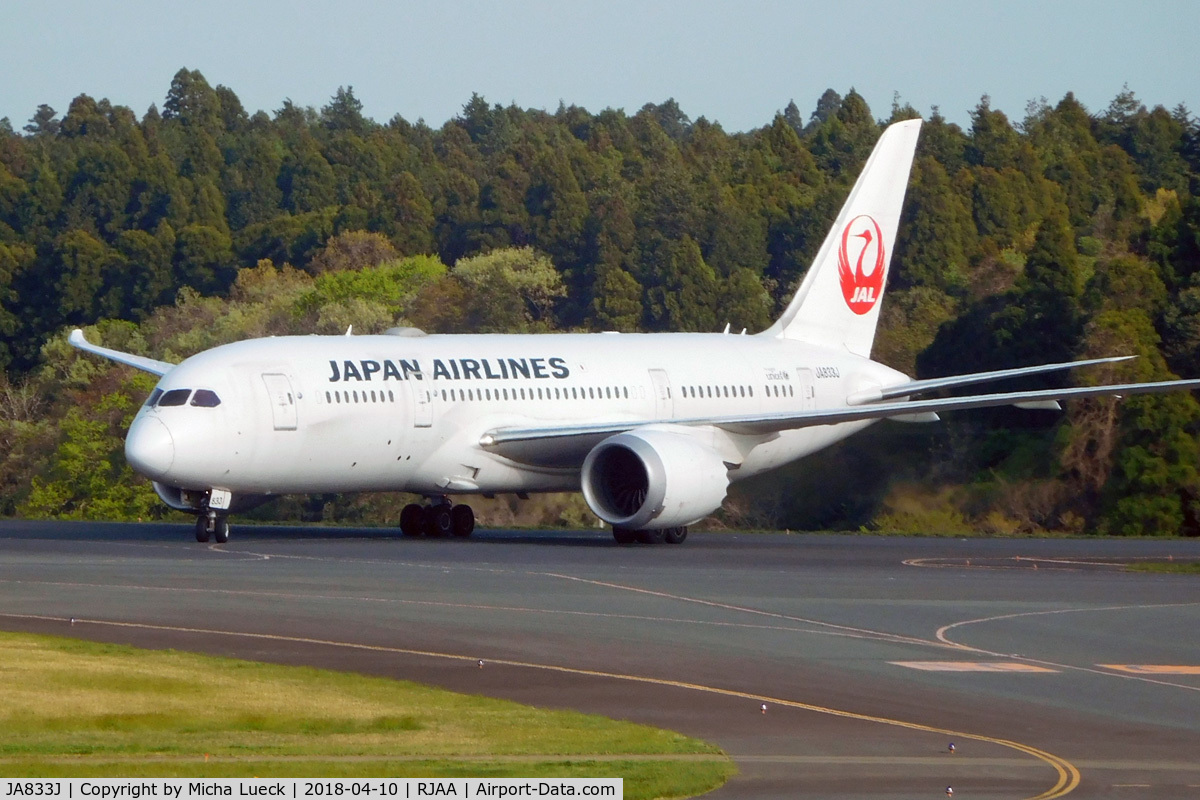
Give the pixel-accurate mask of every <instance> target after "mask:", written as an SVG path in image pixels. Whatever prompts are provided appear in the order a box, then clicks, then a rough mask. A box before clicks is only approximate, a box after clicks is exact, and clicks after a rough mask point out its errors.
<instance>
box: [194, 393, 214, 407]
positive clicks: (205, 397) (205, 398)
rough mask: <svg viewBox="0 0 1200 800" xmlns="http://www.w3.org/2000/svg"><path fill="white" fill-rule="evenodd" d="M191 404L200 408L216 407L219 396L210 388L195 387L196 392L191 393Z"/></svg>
mask: <svg viewBox="0 0 1200 800" xmlns="http://www.w3.org/2000/svg"><path fill="white" fill-rule="evenodd" d="M192 405H194V406H200V407H201V408H216V407H217V406H219V405H221V398H219V397H217V393H216V392H214V391H213V390H211V389H197V390H196V394H194V395H192Z"/></svg>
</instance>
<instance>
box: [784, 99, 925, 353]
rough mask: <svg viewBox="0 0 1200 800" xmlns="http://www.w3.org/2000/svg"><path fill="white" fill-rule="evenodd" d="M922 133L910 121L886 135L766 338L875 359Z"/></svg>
mask: <svg viewBox="0 0 1200 800" xmlns="http://www.w3.org/2000/svg"><path fill="white" fill-rule="evenodd" d="M920 129H921V120H919V119H911V120H905V121H904V122H897V123H895V124H894V125H891V126H889V127H888V129H887V130H885V131H884V132H883V135H882V136H881V137H879V142H878V143H877V144H876V145H875V149H874V150H873V151H872V152H871V157H870V158H868V159H867V164H866V166H865V167H863V171H862V173H861V174H860V175H859V176H858V181H857V182H855V184H854V188H853V189H851V190H850V196H849V197H848V198H846V203H845V205H843V206H842V210H841V212H840V213H839V214H838V216H837V220H836V221H835V222H834V223H833V228H832V229H831V230H830V231H829V235H828V236H826V237H825V243H824V244H822V245H821V249H820V251H819V252H818V253H817V257H816V259H814V260H813V263H812V266H811V267H809V270H808V274H806V275H805V276H804V281H803V282H802V283H801V284H800V288H799V290H797V292H796V296H795V297H793V298H792V302H791V303H789V304H788V307H787V310H786V311H784V312H783V316H781V317H780V318H779V320H778V321H776V323H775V324H774V325H772V326H771V327H770V328H768V329H767V330H765V331H763V333H762V334H761V335H763V336H777V337H782V338H786V339H803V340H804V341H808V342H813V343H814V344H822V345H827V346H829V347H838V346H843V347H845V348H846V349H847V350H849V351H850V352H852V353H855V354H857V355H860V356H864V357H869V356H870V355H871V343H872V342H873V341H874V339H875V326H876V325H877V324H878V323H879V306H880V302H881V301H882V300H883V290H884V286H885V285H886V283H887V275H888V267H889V265H890V263H891V259H892V247H893V245H894V244H895V242H896V228H897V226H898V225H899V223H900V207H901V206H902V205H903V203H904V192H905V190H906V189H907V188H908V173H909V170H910V168H911V167H912V160H913V152H914V151H915V150H916V147H917V134H918V132H919V131H920Z"/></svg>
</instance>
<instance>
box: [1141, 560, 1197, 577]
mask: <svg viewBox="0 0 1200 800" xmlns="http://www.w3.org/2000/svg"><path fill="white" fill-rule="evenodd" d="M1125 568H1126V569H1129V570H1133V571H1134V572H1170V573H1180V574H1184V575H1200V561H1146V562H1143V563H1140V564H1129V565H1127V566H1126V567H1125Z"/></svg>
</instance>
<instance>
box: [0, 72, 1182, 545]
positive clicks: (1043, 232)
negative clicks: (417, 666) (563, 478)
mask: <svg viewBox="0 0 1200 800" xmlns="http://www.w3.org/2000/svg"><path fill="white" fill-rule="evenodd" d="M915 116H919V115H918V113H917V112H916V111H915V110H914V109H913V108H911V107H909V106H907V105H902V104H901V103H900V102H899V101H896V102H894V103H893V106H892V108H891V110H890V113H889V114H888V116H887V118H886V119H878V118H876V117H875V116H874V115H873V114H872V112H871V110H870V109H869V108H868V107H867V104H866V102H865V101H864V100H863V98H862V97H861V96H860V95H858V94H857V93H856V92H855V91H854V90H853V89H850V90H849V92H848V93H847V94H846V95H845V96H844V97H843V96H841V95H839V94H838V93H837V92H835V91H834V90H832V89H831V90H828V91H827V92H825V94H824V95H822V97H821V98H820V99H819V101H818V102H817V105H816V108H815V110H813V112H812V113H811V114H809V115H808V116H807V118H806V117H805V116H804V115H803V114H802V113H801V112H800V110H799V109H798V108H797V106H796V104H795V103H794V102H793V103H789V104H788V105H787V107H786V108H785V109H784V110H783V111H782V112H781V113H779V114H777V115H776V116H775V118H774V119H773V120H771V121H770V122H769V123H768V124H766V125H765V126H764V127H762V128H759V129H756V130H752V131H749V132H745V133H734V134H731V133H727V132H725V131H724V130H723V129H722V128H721V126H720V125H718V124H715V123H712V122H709V121H708V120H706V119H705V118H704V117H700V118H699V119H696V120H694V121H693V120H692V119H690V118H689V117H688V116H687V115H686V114H685V113H684V112H683V110H682V109H680V108H679V106H678V105H677V104H676V103H675V102H674V101H673V100H667V101H666V102H663V103H661V104H648V105H646V106H644V107H643V108H642V109H640V110H639V111H638V112H637V113H635V114H632V115H630V114H627V113H626V112H624V111H621V110H612V109H605V110H603V111H600V112H599V113H592V112H589V111H587V110H586V109H583V108H579V107H577V106H567V105H565V104H563V105H560V106H559V108H558V109H557V110H556V111H555V112H554V113H548V112H545V111H539V110H526V109H520V108H517V107H515V106H508V107H503V106H500V105H492V104H489V103H488V102H487V101H486V100H485V99H484V98H482V97H479V96H477V95H476V96H473V97H471V98H470V99H469V101H468V102H467V103H466V104H465V105H464V106H463V109H462V113H461V114H460V115H458V116H457V117H455V118H454V119H452V120H450V121H448V122H447V123H445V124H444V125H443V126H442V127H440V128H438V129H433V128H431V127H429V126H428V125H426V124H425V123H424V122H423V121H417V122H415V123H414V122H409V121H407V120H405V119H404V118H403V117H401V116H399V115H397V116H396V117H394V118H392V119H391V120H389V121H388V122H387V123H385V124H380V123H378V122H376V121H374V120H371V119H368V118H367V117H365V116H364V115H363V113H362V106H361V103H360V102H359V101H358V99H357V98H356V97H355V96H354V93H353V90H352V89H351V88H344V89H339V90H338V92H337V94H336V95H335V96H334V97H333V98H331V99H330V101H329V103H328V105H326V106H324V107H323V108H321V109H319V110H317V109H313V108H300V107H297V106H296V105H294V104H293V103H291V102H290V101H284V102H283V104H282V107H281V108H279V109H278V110H277V111H275V112H274V113H273V114H268V113H266V112H263V111H258V112H256V113H253V114H251V113H249V112H248V111H247V110H246V109H245V108H244V107H243V106H242V104H241V103H240V102H239V100H238V98H237V95H236V94H235V93H234V92H233V90H231V89H229V88H227V87H224V86H217V87H215V88H214V87H212V86H210V85H209V84H208V82H207V81H206V80H205V79H204V77H203V76H202V75H201V74H200V73H199V72H196V71H189V70H180V71H179V72H178V73H177V74H176V75H175V77H174V79H173V80H172V82H171V85H170V88H169V91H168V93H167V96H166V100H165V102H164V103H163V106H162V110H161V111H160V110H159V109H158V108H156V107H154V106H151V108H150V109H149V110H148V111H147V112H146V113H145V114H144V115H143V116H142V117H141V118H140V119H139V118H138V116H137V115H136V114H135V113H134V112H133V111H132V110H130V109H128V108H124V107H121V106H114V105H112V104H110V103H109V102H108V101H107V100H95V99H93V98H91V97H89V96H87V95H80V96H79V97H77V98H76V99H75V100H74V101H73V102H72V103H71V106H70V108H69V109H68V110H67V112H66V113H65V114H64V115H62V116H61V117H60V115H59V114H58V113H57V112H56V111H55V110H54V109H52V108H50V107H49V106H44V105H43V106H41V107H39V108H38V109H37V111H36V113H35V114H34V116H33V118H32V119H30V120H29V122H28V124H26V125H24V126H23V128H22V129H21V130H16V129H14V126H13V123H12V122H11V121H10V120H8V119H2V120H0V365H2V366H3V368H4V375H3V378H0V514H8V515H12V514H19V515H24V516H75V517H92V518H114V519H120V518H147V517H154V516H161V515H163V514H165V513H166V512H165V511H164V510H163V509H162V508H161V506H160V505H159V504H158V503H157V502H156V500H155V498H154V496H153V493H152V492H151V491H150V490H149V487H148V485H147V484H146V483H145V482H144V481H142V480H140V479H138V478H137V477H136V476H134V475H133V474H132V473H131V472H130V471H129V469H128V467H126V466H125V465H124V461H123V458H122V456H121V436H122V433H123V428H124V426H127V424H128V421H129V419H130V418H131V416H132V414H133V413H134V412H135V411H136V408H137V406H138V404H139V403H140V402H141V400H142V398H143V397H144V395H145V393H146V392H148V390H149V387H150V385H151V382H150V381H148V380H147V379H146V376H143V375H137V374H134V373H132V372H131V371H130V370H128V369H127V368H122V367H116V366H112V365H106V364H101V363H96V361H95V360H94V359H89V358H87V357H80V356H79V355H78V354H76V353H75V352H74V351H73V350H71V348H69V347H68V346H67V345H66V342H65V331H66V330H67V329H69V328H70V327H74V326H87V325H95V326H96V327H95V328H94V329H93V333H92V338H93V339H94V340H95V339H100V340H102V341H103V342H104V343H105V344H107V345H110V346H116V347H121V348H125V349H133V350H137V351H138V352H143V353H146V354H147V355H151V356H154V357H156V358H165V359H168V360H175V359H179V358H183V357H186V356H187V355H190V354H192V353H194V352H197V351H198V350H200V349H203V348H205V347H209V346H213V345H215V344H219V343H222V342H225V341H231V340H234V339H239V338H245V337H248V336H259V335H269V334H280V333H308V332H340V331H344V330H345V328H346V326H347V325H350V324H353V325H354V329H355V331H356V332H362V333H367V332H373V331H380V330H384V329H386V328H388V327H392V326H394V325H397V324H405V325H416V326H418V327H422V328H425V329H427V330H430V331H441V332H457V331H481V332H487V331H547V332H550V331H564V330H622V331H634V330H641V331H666V330H699V331H704V330H713V331H715V330H720V329H721V328H722V327H723V326H724V325H725V323H727V322H728V323H731V324H732V326H733V327H734V329H739V328H742V327H745V328H748V329H749V330H750V331H751V332H754V331H756V330H760V329H762V328H764V327H766V326H767V325H768V324H769V322H770V320H771V319H772V318H773V316H774V314H775V313H777V311H778V310H779V309H780V308H781V307H782V305H783V304H785V303H786V302H787V300H788V299H789V297H790V294H791V292H792V291H793V289H794V288H795V286H796V285H797V283H798V282H799V280H800V279H801V278H802V277H803V274H804V271H805V269H806V267H807V265H808V263H809V261H810V260H811V258H812V257H813V255H814V254H815V252H816V249H817V248H818V247H819V246H820V243H821V240H822V239H823V237H824V235H825V232H826V230H827V229H828V226H829V224H830V222H831V220H832V218H833V216H834V215H835V214H836V212H837V209H838V208H839V207H840V205H841V202H842V200H843V199H844V197H845V195H846V193H847V191H848V189H849V186H850V184H851V183H852V182H853V180H854V178H855V177H856V176H857V174H858V171H859V169H860V168H861V166H862V164H863V163H864V162H865V159H866V157H867V155H868V154H869V153H870V150H871V148H872V146H873V145H874V143H875V141H876V139H877V138H878V137H879V135H880V133H881V131H882V129H883V127H884V126H886V125H887V124H888V123H889V122H892V121H895V120H898V119H905V118H910V117H915ZM970 120H971V122H970V126H969V129H966V130H964V129H962V128H960V127H959V126H958V125H955V124H952V123H950V122H948V121H947V120H946V119H945V118H943V117H942V116H941V115H940V114H939V113H938V111H937V109H936V108H935V109H933V112H932V113H931V114H930V115H927V118H926V123H925V125H924V127H923V129H922V134H921V140H920V144H919V147H918V151H917V158H916V161H915V163H914V168H913V176H912V181H911V184H910V188H909V192H908V198H907V201H906V204H905V211H904V218H903V220H902V227H901V230H900V234H899V239H898V241H897V244H896V252H895V255H894V258H893V271H892V277H891V281H890V287H889V292H888V295H887V297H886V299H885V302H884V307H883V317H882V323H881V329H880V334H879V337H878V339H877V341H876V346H875V351H874V357H875V358H877V359H878V360H881V361H883V362H885V363H887V364H889V365H891V366H893V367H895V368H897V369H900V370H903V371H905V372H907V373H909V374H913V375H919V376H921V377H930V376H936V375H941V374H950V373H953V372H961V371H968V370H969V371H974V370H983V369H991V368H997V369H998V368H1003V367H1010V366H1019V365H1024V364H1030V363H1039V362H1044V361H1056V360H1069V359H1073V358H1085V357H1091V356H1098V355H1113V354H1136V355H1138V356H1140V357H1139V358H1138V359H1136V360H1133V361H1128V362H1123V363H1120V364H1115V365H1110V366H1107V367H1105V368H1103V369H1096V370H1091V371H1087V372H1081V373H1080V374H1078V375H1076V376H1074V378H1075V380H1077V381H1102V380H1103V381H1107V380H1156V379H1163V378H1167V377H1171V376H1173V375H1183V376H1188V377H1196V376H1200V183H1198V182H1197V176H1198V175H1200V123H1198V122H1197V120H1196V119H1195V118H1194V117H1193V116H1192V115H1191V114H1190V112H1189V111H1188V109H1186V108H1185V107H1183V106H1182V105H1181V106H1178V107H1176V108H1175V109H1173V110H1167V109H1164V108H1162V107H1155V108H1153V109H1147V108H1146V107H1145V106H1144V105H1142V104H1141V103H1140V102H1139V101H1138V100H1137V98H1136V97H1135V96H1134V95H1133V93H1131V92H1129V91H1124V92H1122V93H1121V94H1119V95H1118V96H1117V97H1116V98H1115V99H1114V100H1113V101H1112V103H1111V104H1110V105H1109V106H1108V108H1106V109H1103V110H1099V111H1096V110H1089V109H1086V108H1084V107H1083V106H1082V105H1081V104H1080V103H1079V102H1078V101H1077V100H1076V99H1075V98H1074V97H1073V96H1072V95H1070V94H1068V95H1067V96H1066V97H1064V98H1062V99H1061V100H1060V101H1058V103H1057V104H1055V105H1051V104H1050V103H1049V102H1047V101H1046V100H1045V99H1043V100H1041V101H1036V102H1031V103H1030V104H1029V105H1028V107H1027V108H1026V109H1025V115H1024V117H1023V118H1022V119H1021V120H1019V121H1013V120H1010V119H1009V117H1008V116H1006V115H1005V114H1004V113H1003V112H1001V111H1000V110H997V109H993V108H992V107H991V106H990V103H989V100H988V98H987V97H986V96H985V97H983V98H982V99H981V101H980V103H979V105H978V106H977V107H976V108H975V109H974V110H973V111H972V112H971V114H970ZM1198 469H1200V405H1197V402H1196V399H1195V397H1194V396H1191V395H1168V396H1154V397H1149V396H1145V397H1136V398H1129V399H1127V400H1112V399H1108V400H1094V401H1085V402H1074V403H1071V404H1070V406H1069V407H1068V408H1067V409H1066V411H1065V412H1064V413H1062V414H1056V413H1049V412H1045V411H1020V410H1016V409H1008V410H1002V411H993V412H977V413H968V414H958V415H953V419H947V420H945V421H943V422H942V423H941V424H939V425H928V426H912V425H902V424H897V423H883V424H881V425H878V426H875V427H874V428H873V429H872V430H871V431H870V432H868V433H867V434H865V435H863V436H860V437H858V438H856V439H853V440H851V442H849V443H846V444H844V445H841V446H839V447H837V448H834V449H833V450H831V451H828V452H827V453H824V454H821V455H818V456H817V457H815V458H813V459H808V460H805V461H802V462H800V463H799V464H797V465H796V466H794V467H793V468H791V469H789V470H785V471H782V472H780V473H778V474H776V475H774V476H770V477H768V478H764V479H761V480H758V481H755V482H753V483H751V484H749V485H746V486H739V487H737V488H736V490H735V491H734V492H733V494H732V496H731V498H730V500H729V502H728V503H727V508H726V509H725V510H724V511H723V512H722V514H721V515H720V516H719V517H718V518H717V519H716V520H715V521H714V522H713V524H716V525H722V524H724V525H730V526H739V527H745V526H750V527H789V528H800V529H812V528H824V527H834V528H857V527H860V526H867V527H873V528H877V529H882V530H896V531H928V532H945V533H955V532H959V531H966V530H972V529H976V530H978V529H982V530H986V531H992V532H997V533H1013V532H1030V531H1043V530H1057V531H1069V532H1106V533H1118V534H1178V533H1182V534H1186V535H1200V472H1198ZM400 502H403V498H401V499H400V500H396V499H388V498H378V497H342V498H335V497H316V498H299V499H293V500H287V501H282V502H280V503H277V504H275V505H274V506H272V507H268V509H267V511H266V512H264V513H268V514H274V515H276V516H282V517H296V516H303V517H306V518H318V517H323V518H325V519H336V520H351V521H358V522H375V523H384V522H389V521H390V522H394V512H395V509H396V508H397V507H398V505H397V504H398V503H400ZM480 511H481V516H482V517H483V521H484V522H485V523H486V522H491V523H493V524H511V523H514V522H515V523H525V524H561V523H566V524H574V525H579V524H589V516H588V514H587V513H586V508H585V507H584V506H582V504H581V502H580V501H579V500H578V498H561V497H556V498H549V499H542V500H534V501H529V502H528V503H527V504H525V505H524V506H523V507H518V506H517V505H515V503H510V502H506V501H504V500H499V501H496V502H495V503H493V504H491V505H490V506H486V507H480Z"/></svg>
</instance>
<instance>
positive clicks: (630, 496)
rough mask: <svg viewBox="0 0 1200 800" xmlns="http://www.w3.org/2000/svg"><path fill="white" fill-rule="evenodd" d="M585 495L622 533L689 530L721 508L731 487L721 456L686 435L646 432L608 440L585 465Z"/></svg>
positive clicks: (595, 449) (599, 514) (644, 430)
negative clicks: (691, 526) (626, 529)
mask: <svg viewBox="0 0 1200 800" xmlns="http://www.w3.org/2000/svg"><path fill="white" fill-rule="evenodd" d="M581 481H582V484H583V496H584V499H586V500H587V504H588V506H589V507H590V508H591V509H592V513H594V514H595V515H596V516H597V517H599V518H600V519H602V520H604V521H605V522H607V523H609V524H610V525H614V526H616V527H620V528H630V529H634V530H646V529H650V530H655V529H660V528H673V527H676V526H679V525H690V524H691V523H693V522H696V521H698V520H701V519H703V518H704V517H706V516H708V515H709V514H711V513H712V512H714V511H716V510H717V509H718V508H720V506H721V503H722V502H723V501H724V500H725V491H726V489H728V488H729V472H728V470H727V469H726V467H725V464H724V462H723V461H722V460H721V457H720V456H719V455H718V454H717V453H716V452H714V451H713V449H712V448H711V447H707V446H705V445H704V444H703V443H701V442H698V441H696V439H695V438H694V437H693V436H692V435H691V434H690V433H688V432H686V431H682V430H681V431H674V430H670V429H660V428H647V429H643V430H638V431H630V432H627V433H618V434H617V435H615V436H610V437H608V438H607V439H605V440H604V441H602V442H600V444H598V445H596V446H595V447H594V448H592V451H591V452H590V453H588V456H587V458H586V459H585V460H584V462H583V472H582V475H581Z"/></svg>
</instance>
